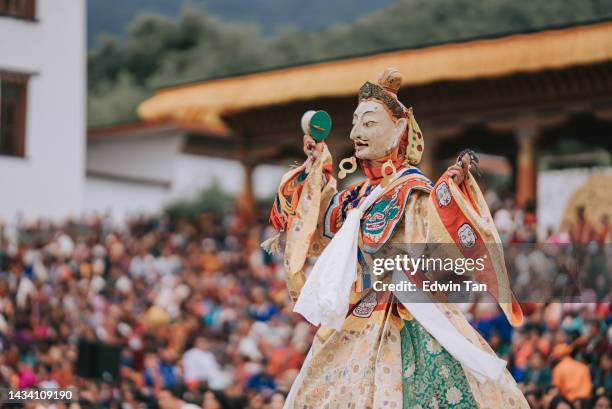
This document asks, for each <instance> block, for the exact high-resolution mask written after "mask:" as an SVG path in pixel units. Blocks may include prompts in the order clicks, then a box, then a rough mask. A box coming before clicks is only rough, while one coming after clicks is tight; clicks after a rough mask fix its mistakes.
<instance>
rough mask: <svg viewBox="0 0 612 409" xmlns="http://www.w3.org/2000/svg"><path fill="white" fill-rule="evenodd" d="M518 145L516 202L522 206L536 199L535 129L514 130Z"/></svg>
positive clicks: (530, 127)
mask: <svg viewBox="0 0 612 409" xmlns="http://www.w3.org/2000/svg"><path fill="white" fill-rule="evenodd" d="M515 135H516V139H517V143H518V154H517V158H516V202H517V204H518V205H519V206H521V207H522V206H524V205H525V204H527V203H529V202H533V201H535V199H536V177H537V162H536V141H537V129H536V128H535V127H533V126H527V127H523V128H519V129H516V130H515Z"/></svg>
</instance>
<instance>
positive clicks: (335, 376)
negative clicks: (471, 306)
mask: <svg viewBox="0 0 612 409" xmlns="http://www.w3.org/2000/svg"><path fill="white" fill-rule="evenodd" d="M379 300H380V299H379ZM436 305H437V307H438V308H440V309H441V310H443V312H445V314H446V315H447V317H448V318H449V319H450V320H451V322H453V324H455V327H457V329H458V330H459V331H460V332H461V333H462V334H464V335H465V336H466V338H467V339H468V340H470V341H471V342H472V343H474V344H475V345H478V346H480V347H481V348H482V349H483V350H485V351H489V352H490V353H493V351H492V350H491V348H490V347H489V345H488V344H487V343H486V341H484V340H483V339H482V337H480V335H479V334H478V333H477V332H476V330H474V329H473V327H471V326H470V325H469V323H468V322H467V320H465V318H464V317H463V315H462V314H461V312H460V311H459V310H458V309H457V308H456V307H455V306H454V305H452V304H432V307H433V308H435V307H436ZM285 408H287V409H293V408H296V409H297V408H299V409H337V408H347V409H378V408H384V409H387V408H388V409H435V408H448V409H472V408H478V409H499V408H503V409H515V408H520V409H528V408H529V406H528V404H527V401H526V400H525V398H524V397H523V395H522V393H521V392H520V390H519V389H518V387H517V385H516V382H515V381H514V380H513V379H512V377H511V376H510V374H509V373H508V371H504V374H503V376H502V378H501V379H500V380H498V381H496V382H493V381H487V382H485V383H479V382H478V381H477V380H476V378H475V377H474V376H473V375H471V373H470V372H469V371H467V370H465V369H464V368H463V366H462V365H461V363H459V362H458V361H457V360H455V359H454V358H453V357H452V356H451V355H450V354H449V353H448V352H447V351H446V350H445V349H444V348H443V347H442V346H441V345H440V344H439V343H438V342H437V341H436V340H435V339H434V338H433V337H431V336H430V335H429V333H428V332H427V331H426V330H425V329H424V328H423V327H422V326H421V325H420V324H419V323H418V322H417V321H416V320H415V319H413V318H412V316H411V315H410V314H409V313H408V312H407V311H406V310H402V307H398V304H395V303H393V302H391V303H385V302H383V303H378V304H376V305H375V306H374V307H373V308H369V311H365V310H364V309H357V308H356V309H354V310H353V313H351V314H350V315H349V316H348V317H347V319H346V320H345V323H344V326H343V328H342V331H333V330H330V329H327V328H322V329H320V330H319V332H318V333H317V336H316V337H315V341H314V343H313V345H312V348H311V351H310V352H309V354H308V357H307V358H306V360H305V362H304V365H303V366H302V370H301V371H300V374H299V376H298V378H297V379H296V381H295V382H294V384H293V387H292V389H291V392H290V394H289V396H288V398H287V401H286V403H285Z"/></svg>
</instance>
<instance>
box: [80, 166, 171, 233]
mask: <svg viewBox="0 0 612 409" xmlns="http://www.w3.org/2000/svg"><path fill="white" fill-rule="evenodd" d="M168 193H169V189H167V188H164V187H161V186H152V185H143V184H139V183H131V182H125V181H120V180H109V179H104V178H97V177H95V176H88V177H87V183H86V184H85V210H86V213H88V214H108V215H110V216H111V217H112V218H113V220H114V221H115V222H116V223H119V224H121V223H123V222H124V221H125V220H126V218H127V217H130V216H134V215H140V214H152V213H156V212H158V211H159V210H160V209H161V208H162V206H163V205H164V203H165V202H166V201H167V200H168Z"/></svg>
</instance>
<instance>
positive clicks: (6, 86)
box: [0, 0, 28, 157]
mask: <svg viewBox="0 0 612 409" xmlns="http://www.w3.org/2000/svg"><path fill="white" fill-rule="evenodd" d="M0 1H1V0H0ZM27 86H28V76H27V75H24V74H15V73H6V72H2V71H0V155H8V156H19V157H23V156H24V155H25V119H26V96H27Z"/></svg>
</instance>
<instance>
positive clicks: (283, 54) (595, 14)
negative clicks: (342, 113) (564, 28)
mask: <svg viewBox="0 0 612 409" xmlns="http://www.w3.org/2000/svg"><path fill="white" fill-rule="evenodd" d="M155 1H161V0H155ZM330 3H331V2H330ZM313 17H316V16H313ZM608 17H612V1H610V0H557V1H553V0H529V1H516V0H487V1H480V0H397V1H395V2H393V3H392V4H390V5H389V6H387V7H385V8H383V9H382V10H380V11H377V12H373V13H371V14H369V15H367V16H365V17H363V18H360V19H358V20H356V21H355V22H353V23H350V24H337V25H334V26H332V27H329V28H327V29H324V30H320V31H316V32H303V31H300V30H296V29H293V30H292V29H286V30H281V31H279V32H277V33H276V34H275V35H273V36H270V35H264V34H263V33H262V30H261V28H259V27H258V26H257V25H255V24H252V25H247V24H244V23H235V22H233V23H232V22H228V21H225V20H222V19H221V18H218V17H213V16H212V15H211V14H207V13H203V12H198V11H193V10H192V11H189V12H186V13H184V14H182V16H180V17H179V18H172V17H162V16H160V15H158V14H144V15H139V16H138V17H136V18H135V19H134V20H133V21H132V22H131V23H130V25H129V28H128V34H127V35H126V36H125V38H124V39H122V40H120V41H119V40H117V39H113V38H106V39H102V41H101V42H100V44H99V46H98V47H97V48H95V49H94V50H93V51H92V52H91V53H90V57H89V104H88V112H89V123H90V125H92V126H96V125H104V124H113V123H120V122H128V121H133V120H135V119H136V113H135V108H136V106H137V104H138V103H139V102H140V101H142V100H143V99H144V98H146V97H147V96H148V95H150V94H151V92H152V90H153V89H154V87H156V86H160V85H163V84H169V83H176V82H184V81H191V80H195V79H203V78H210V77H215V76H223V75H229V74H236V73H243V72H249V71H253V70H258V69H265V68H270V67H277V66H282V65H287V64H296V63H303V62H308V61H314V60H321V59H328V58H335V57H339V56H348V55H353V54H361V53H369V52H375V51H379V50H383V49H389V48H397V47H411V46H416V45H423V44H427V43H432V42H439V41H449V40H459V39H463V38H469V37H475V36H484V35H495V34H500V33H506V32H512V31H523V30H532V29H538V28H542V27H548V26H553V25H562V24H572V23H578V22H584V21H589V20H593V19H601V18H608ZM288 24H291V20H289V21H288Z"/></svg>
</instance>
